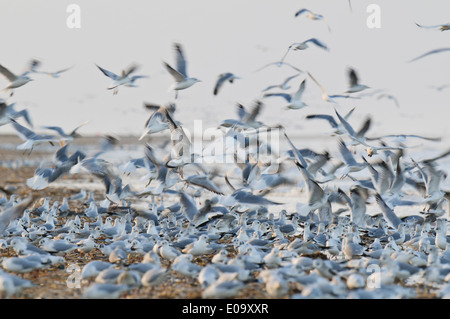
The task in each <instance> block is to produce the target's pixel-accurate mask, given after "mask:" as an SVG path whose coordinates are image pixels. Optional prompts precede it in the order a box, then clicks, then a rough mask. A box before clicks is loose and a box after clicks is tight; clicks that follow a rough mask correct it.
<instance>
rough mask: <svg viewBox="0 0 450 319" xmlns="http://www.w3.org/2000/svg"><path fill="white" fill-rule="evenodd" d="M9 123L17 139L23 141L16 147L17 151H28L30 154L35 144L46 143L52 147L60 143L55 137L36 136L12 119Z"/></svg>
mask: <svg viewBox="0 0 450 319" xmlns="http://www.w3.org/2000/svg"><path fill="white" fill-rule="evenodd" d="M11 121H12V125H13V126H14V129H15V130H16V131H17V134H18V135H19V137H20V138H21V139H22V140H24V141H25V142H24V143H23V144H20V145H18V146H17V149H19V150H30V153H31V152H32V151H33V147H34V146H35V145H37V144H42V143H47V142H48V143H50V144H51V145H53V143H57V142H59V141H60V138H58V137H57V136H55V135H44V134H37V133H35V132H33V131H32V130H30V129H28V128H26V127H25V126H22V125H20V124H19V123H17V122H16V121H15V120H14V119H12V118H11Z"/></svg>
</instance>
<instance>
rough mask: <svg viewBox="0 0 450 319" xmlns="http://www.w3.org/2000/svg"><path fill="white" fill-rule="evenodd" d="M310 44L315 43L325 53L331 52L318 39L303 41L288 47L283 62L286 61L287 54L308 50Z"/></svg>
mask: <svg viewBox="0 0 450 319" xmlns="http://www.w3.org/2000/svg"><path fill="white" fill-rule="evenodd" d="M309 43H314V44H315V45H316V46H318V47H319V48H322V49H324V50H325V51H329V50H330V49H329V48H328V47H327V45H326V44H325V43H323V42H322V41H320V40H318V39H316V38H311V39H308V40H306V41H303V42H295V43H292V44H291V45H290V46H289V47H288V49H287V51H286V53H285V54H284V56H283V58H282V59H281V61H284V59H285V58H286V56H287V54H288V53H289V51H291V50H295V51H297V50H306V49H308V48H309Z"/></svg>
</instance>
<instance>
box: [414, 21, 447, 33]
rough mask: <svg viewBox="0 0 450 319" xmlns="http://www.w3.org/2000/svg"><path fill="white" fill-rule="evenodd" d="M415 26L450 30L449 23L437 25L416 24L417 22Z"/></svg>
mask: <svg viewBox="0 0 450 319" xmlns="http://www.w3.org/2000/svg"><path fill="white" fill-rule="evenodd" d="M415 23H416V26H418V27H420V28H424V29H439V30H441V31H447V30H450V23H445V24H438V25H421V24H418V23H417V22H415Z"/></svg>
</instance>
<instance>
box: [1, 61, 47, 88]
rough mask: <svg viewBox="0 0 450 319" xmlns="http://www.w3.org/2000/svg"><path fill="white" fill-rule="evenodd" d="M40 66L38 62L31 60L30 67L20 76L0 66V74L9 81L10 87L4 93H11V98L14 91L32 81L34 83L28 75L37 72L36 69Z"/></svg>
mask: <svg viewBox="0 0 450 319" xmlns="http://www.w3.org/2000/svg"><path fill="white" fill-rule="evenodd" d="M39 65H40V62H39V61H38V60H31V62H30V66H29V67H28V68H27V70H26V71H25V72H24V73H22V74H20V75H16V74H14V73H12V72H11V71H10V70H8V69H7V68H5V67H4V66H3V65H0V74H2V75H3V76H4V77H5V78H6V79H7V80H8V82H9V83H8V85H7V86H6V87H5V88H4V89H3V92H7V91H11V93H10V96H12V95H13V94H14V92H13V90H14V89H16V88H18V87H21V86H22V85H25V84H27V83H28V82H30V81H33V79H32V78H30V77H29V76H28V75H29V74H30V73H33V72H35V71H36V68H37V67H38V66H39Z"/></svg>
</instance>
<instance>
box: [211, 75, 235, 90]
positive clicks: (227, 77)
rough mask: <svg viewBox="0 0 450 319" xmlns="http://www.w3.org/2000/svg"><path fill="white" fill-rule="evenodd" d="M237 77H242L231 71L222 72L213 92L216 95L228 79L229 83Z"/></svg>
mask: <svg viewBox="0 0 450 319" xmlns="http://www.w3.org/2000/svg"><path fill="white" fill-rule="evenodd" d="M237 79H240V77H239V76H237V75H235V74H233V73H231V72H227V73H222V74H220V75H219V78H218V79H217V82H216V85H215V86H214V92H213V93H214V95H217V94H219V90H220V88H221V87H222V86H223V84H224V83H225V82H227V81H228V82H229V83H233V82H234V80H237Z"/></svg>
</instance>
